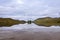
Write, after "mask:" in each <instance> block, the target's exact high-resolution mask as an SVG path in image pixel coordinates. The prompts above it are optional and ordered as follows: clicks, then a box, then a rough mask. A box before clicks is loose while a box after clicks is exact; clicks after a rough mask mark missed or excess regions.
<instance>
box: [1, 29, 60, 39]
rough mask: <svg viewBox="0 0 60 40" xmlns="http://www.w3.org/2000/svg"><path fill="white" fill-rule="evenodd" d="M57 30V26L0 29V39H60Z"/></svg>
mask: <svg viewBox="0 0 60 40" xmlns="http://www.w3.org/2000/svg"><path fill="white" fill-rule="evenodd" d="M54 30H55V31H54ZM59 30H60V29H58V28H54V29H53V28H52V29H51V28H50V29H22V30H0V40H60V31H59Z"/></svg>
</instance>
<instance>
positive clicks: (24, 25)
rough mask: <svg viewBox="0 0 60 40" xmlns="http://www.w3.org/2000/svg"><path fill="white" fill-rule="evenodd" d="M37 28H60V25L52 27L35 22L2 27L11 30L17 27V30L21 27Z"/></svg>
mask: <svg viewBox="0 0 60 40" xmlns="http://www.w3.org/2000/svg"><path fill="white" fill-rule="evenodd" d="M35 28H38V29H39V28H60V26H50V27H45V26H37V25H35V24H34V23H32V24H27V23H26V24H19V25H14V26H11V27H0V30H1V29H3V30H7V29H8V30H11V29H15V30H17V29H18V30H21V29H35Z"/></svg>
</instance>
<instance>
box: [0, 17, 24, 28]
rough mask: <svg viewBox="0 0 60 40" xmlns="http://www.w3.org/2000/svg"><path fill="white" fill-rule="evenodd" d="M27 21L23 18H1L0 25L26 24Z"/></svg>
mask: <svg viewBox="0 0 60 40" xmlns="http://www.w3.org/2000/svg"><path fill="white" fill-rule="evenodd" d="M24 23H25V21H23V20H20V21H19V20H13V19H11V18H0V27H2V26H7V27H8V26H12V25H16V24H24Z"/></svg>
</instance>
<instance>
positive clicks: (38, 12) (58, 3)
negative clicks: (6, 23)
mask: <svg viewBox="0 0 60 40" xmlns="http://www.w3.org/2000/svg"><path fill="white" fill-rule="evenodd" d="M59 14H60V0H0V17H11V18H12V17H15V18H21V17H23V18H27V19H28V18H30V17H32V18H34V17H60V15H59Z"/></svg>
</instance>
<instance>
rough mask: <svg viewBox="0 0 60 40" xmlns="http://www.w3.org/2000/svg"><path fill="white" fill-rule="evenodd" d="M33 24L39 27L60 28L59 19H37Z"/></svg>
mask: <svg viewBox="0 0 60 40" xmlns="http://www.w3.org/2000/svg"><path fill="white" fill-rule="evenodd" d="M34 23H35V24H36V25H39V26H46V27H50V26H60V18H51V17H45V18H38V19H36V20H34Z"/></svg>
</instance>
